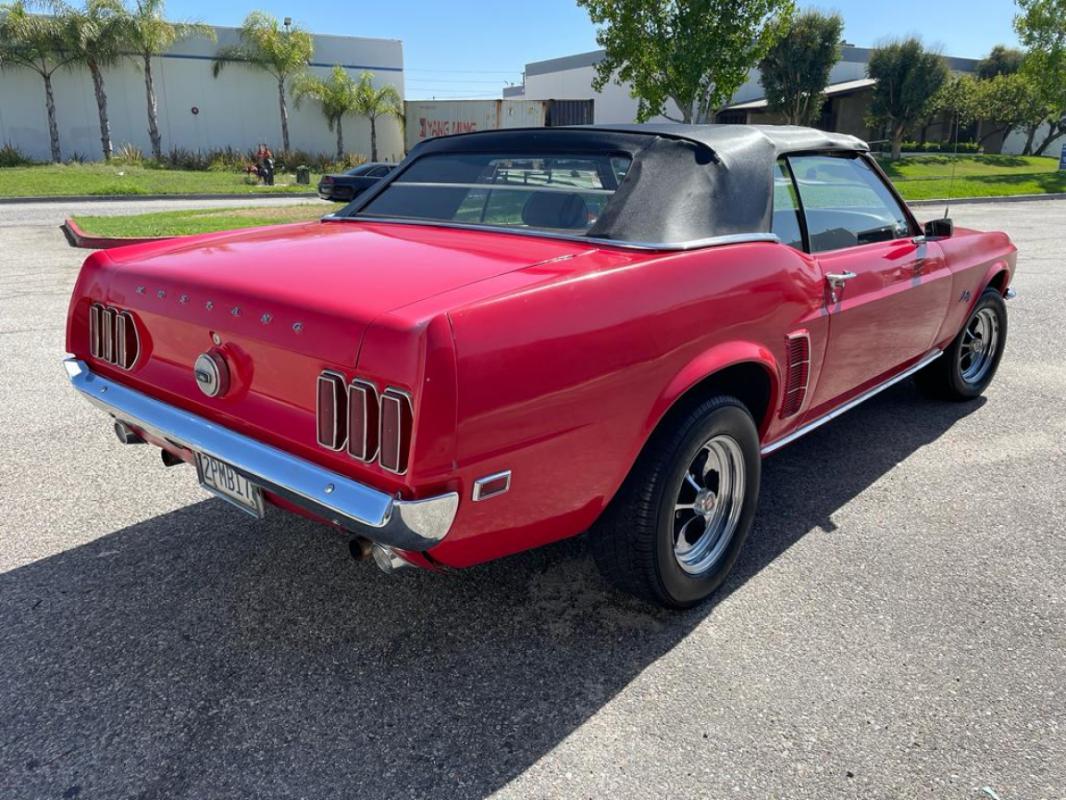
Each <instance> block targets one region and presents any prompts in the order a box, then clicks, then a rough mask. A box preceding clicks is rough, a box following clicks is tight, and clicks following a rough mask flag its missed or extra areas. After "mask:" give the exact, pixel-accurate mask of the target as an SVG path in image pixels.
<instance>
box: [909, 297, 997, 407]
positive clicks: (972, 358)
mask: <svg viewBox="0 0 1066 800" xmlns="http://www.w3.org/2000/svg"><path fill="white" fill-rule="evenodd" d="M1006 341H1007V306H1006V303H1005V302H1004V301H1003V296H1002V295H1001V294H1000V293H999V292H998V291H996V290H995V289H986V290H985V292H984V294H982V295H981V299H980V300H978V302H977V305H976V306H974V309H973V311H971V312H970V316H969V317H967V318H966V323H965V324H964V325H963V326H962V330H961V331H959V334H958V336H956V337H955V338H954V339H953V340H952V342H951V344H950V345H949V346H948V348H947V350H945V351H944V355H942V356H941V357H940V358H938V359H937V360H936V361H934V362H933V363H932V364H930V365H929V366H928V367H926V368H925V369H924V370H922V371H921V372H919V373H918V374H917V375H916V376H915V379H916V380H917V382H918V385H919V386H920V387H921V388H922V389H924V390H925V391H926V392H928V393H929V394H931V395H933V396H934V397H939V398H942V399H945V400H972V399H973V398H975V397H977V396H979V395H980V394H981V393H982V392H983V391H984V390H985V389H986V388H987V387H988V384H990V383H991V382H992V378H993V377H995V374H996V370H997V369H998V368H999V361H1000V359H1001V358H1002V356H1003V346H1004V344H1006Z"/></svg>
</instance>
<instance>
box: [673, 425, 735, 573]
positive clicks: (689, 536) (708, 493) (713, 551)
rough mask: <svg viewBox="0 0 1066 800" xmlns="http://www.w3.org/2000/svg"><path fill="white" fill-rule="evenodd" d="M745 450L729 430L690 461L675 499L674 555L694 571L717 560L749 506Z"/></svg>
mask: <svg viewBox="0 0 1066 800" xmlns="http://www.w3.org/2000/svg"><path fill="white" fill-rule="evenodd" d="M744 472H745V471H744V453H743V451H742V450H741V448H740V445H739V444H737V441H736V440H735V439H734V438H733V437H731V436H726V435H724V434H722V435H718V436H714V437H712V438H711V439H710V440H709V441H708V442H707V443H706V444H704V445H703V447H701V448H700V451H699V453H697V455H696V457H695V458H694V459H693V460H692V463H691V464H689V467H688V470H687V471H686V472H685V479H684V480H683V481H682V483H681V489H680V491H679V492H678V496H677V502H676V503H675V504H674V558H676V559H677V563H678V565H679V566H680V567H681V569H683V570H684V571H685V572H687V573H689V574H690V575H698V574H700V573H702V572H704V571H705V570H707V568H708V567H710V566H712V565H714V564H715V563H716V562H717V561H718V560H719V559H720V558H721V557H722V553H724V552H725V550H726V548H727V547H728V546H729V542H730V540H731V539H732V538H733V533H734V532H735V531H736V529H737V523H738V521H739V520H740V512H741V510H742V509H743V507H744Z"/></svg>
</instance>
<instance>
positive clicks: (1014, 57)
mask: <svg viewBox="0 0 1066 800" xmlns="http://www.w3.org/2000/svg"><path fill="white" fill-rule="evenodd" d="M1024 58H1025V53H1023V52H1022V51H1021V50H1019V49H1018V48H1016V47H1007V46H1006V45H1003V44H997V45H996V46H995V47H993V48H992V49H991V50H990V51H989V53H988V55H987V56H985V57H984V58H982V59H981V60H980V61H978V62H977V70H976V74H977V77H978V78H980V79H981V80H983V81H987V80H991V79H992V78H994V77H996V76H997V75H1013V74H1014V73H1015V72H1017V71H1018V70H1020V69H1021V68H1022V61H1023V60H1024Z"/></svg>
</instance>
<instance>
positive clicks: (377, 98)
mask: <svg viewBox="0 0 1066 800" xmlns="http://www.w3.org/2000/svg"><path fill="white" fill-rule="evenodd" d="M373 80H374V73H372V72H364V73H363V74H362V75H360V76H359V85H358V86H356V87H355V113H356V114H359V115H361V116H364V117H366V118H367V119H368V120H370V160H371V161H377V160H378V129H377V120H378V117H395V118H396V119H399V120H401V121H402V120H403V100H402V99H401V98H400V93H399V92H398V91H396V89H395V87H393V86H388V85H386V86H382V87H381V88H380V89H375V88H374V83H373Z"/></svg>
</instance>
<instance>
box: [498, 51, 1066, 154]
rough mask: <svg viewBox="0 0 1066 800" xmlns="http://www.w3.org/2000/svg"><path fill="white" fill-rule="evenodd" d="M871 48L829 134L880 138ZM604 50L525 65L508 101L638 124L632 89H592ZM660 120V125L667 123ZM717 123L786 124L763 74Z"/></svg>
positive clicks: (829, 108) (1008, 145)
mask: <svg viewBox="0 0 1066 800" xmlns="http://www.w3.org/2000/svg"><path fill="white" fill-rule="evenodd" d="M871 52H872V51H871V49H870V48H866V47H855V46H854V45H849V44H845V45H844V47H843V48H842V51H841V58H840V61H838V62H837V63H836V64H835V65H834V66H833V69H832V70H831V72H830V75H829V84H828V85H827V86H826V90H825V91H826V95H827V97H828V101H827V102H826V104H825V107H824V108H823V112H822V119H821V120H819V122H818V127H820V128H823V129H825V130H832V131H839V132H841V133H850V134H852V135H854V136H858V137H859V138H861V139H866V140H870V139H873V138H877V137H878V136H879V133H878V132H876V131H872V130H870V128H869V127H868V126H867V124H866V114H867V112H868V110H869V102H870V96H871V92H872V87H873V85H874V83H875V81H873V80H871V79H870V78H868V77H867V75H866V65H867V63H868V62H869V60H870V53H871ZM603 56H604V51H603V50H593V51H590V52H587V53H578V54H576V55H572V56H564V57H562V58H553V59H549V60H547V61H535V62H531V63H528V64H526V69H525V74H524V79H523V83H522V85H520V86H507V87H505V88H504V89H503V97H504V99H507V100H549V99H553V100H588V99H591V100H592V101H593V118H594V121H595V122H596V123H597V124H609V123H616V122H624V123H628V122H633V121H634V120H635V119H636V115H637V100H636V99H635V98H633V97H632V96H631V94H630V87H629V86H628V85H620V84H618V83H616V82H614V81H612V82H610V83H608V84H607V85H606V86H604V87H603V89H602V90H601V91H599V92H597V91H595V90H594V89H593V88H592V81H593V79H594V78H595V77H596V65H597V64H599V62H600V61H601V60H603ZM945 60H946V61H947V63H948V67H949V68H950V69H951V70H952V71H954V72H957V73H971V72H974V71H975V70H976V69H977V63H978V60H977V59H972V58H957V57H952V56H948V57H945ZM668 113H670V114H671V116H674V117H675V118H680V113H679V112H678V111H677V108H676V106H674V105H673V103H670V104H669V107H668ZM665 119H666V118H665V117H658V118H657V119H656V120H655V121H660V122H661V121H664V120H665ZM716 121H718V122H739V123H745V122H750V123H770V124H774V123H780V122H781V121H782V120H781V119H780V118H778V117H777V116H776V115H774V114H770V113H768V112H767V109H766V101H765V99H764V92H763V89H762V84H761V83H760V81H759V71H758V69H752V70H751V71H750V72H749V74H748V79H747V81H746V82H745V83H744V84H743V85H742V86H741V87H740V88H739V89H738V90H737V92H736V94H735V95H734V96H733V98H732V100H731V102H730V104H729V105H728V106H727V107H726V108H725V109H723V110H722V111H720V112H719V113H718V115H717V117H716ZM930 128H931V130H930V131H928V132H929V133H930V135H931V136H932V135H935V134H937V133H940V131H939V130H937V126H936V125H932V126H930ZM1063 144H1066V137H1062V138H1060V139H1059V140H1057V141H1056V142H1054V143H1053V144H1052V145H1051V146H1050V147H1049V149H1048V151H1047V154H1048V155H1055V154H1058V152H1059V148H1060V146H1062V145H1063ZM1024 145H1025V134H1024V132H1022V131H1020V130H1016V131H1014V132H1012V133H1011V134H1010V135H1009V136H1008V137H1007V138H1006V141H1003V140H1002V138H1001V137H997V138H994V139H991V140H989V141H988V142H986V145H985V146H986V150H987V151H988V152H1003V153H1010V154H1015V155H1016V154H1018V153H1021V152H1022V149H1023V148H1024Z"/></svg>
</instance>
